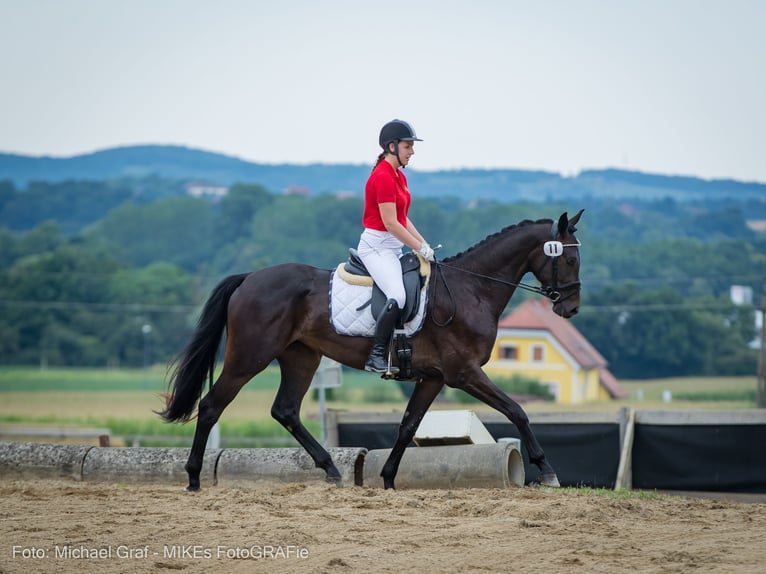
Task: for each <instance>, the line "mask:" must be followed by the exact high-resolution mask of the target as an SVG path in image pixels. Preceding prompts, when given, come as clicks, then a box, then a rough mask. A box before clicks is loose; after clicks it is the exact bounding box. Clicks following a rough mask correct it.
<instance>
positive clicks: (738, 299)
mask: <svg viewBox="0 0 766 574" xmlns="http://www.w3.org/2000/svg"><path fill="white" fill-rule="evenodd" d="M729 297H730V298H731V302H732V303H734V304H735V305H752V304H753V288H752V287H748V286H746V285H731V286H730V287H729Z"/></svg>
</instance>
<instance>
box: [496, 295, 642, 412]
mask: <svg viewBox="0 0 766 574" xmlns="http://www.w3.org/2000/svg"><path fill="white" fill-rule="evenodd" d="M484 371H485V372H486V373H487V374H488V375H489V376H490V377H492V376H496V377H502V376H506V377H510V376H511V375H513V374H514V373H518V374H521V375H525V376H527V377H529V378H531V379H536V380H538V381H540V382H541V383H542V384H544V385H546V386H548V388H549V389H550V391H551V394H552V395H553V396H554V397H555V398H556V402H557V403H562V404H579V403H584V402H586V401H598V400H610V399H620V398H624V397H626V396H628V392H627V391H626V390H625V389H624V388H623V387H622V386H621V385H620V383H619V382H618V381H617V379H616V378H615V377H614V375H613V374H612V373H611V372H610V371H609V369H607V362H606V359H604V357H602V356H601V354H600V353H599V352H598V351H597V350H596V349H595V348H594V347H593V345H591V344H590V343H589V342H588V340H587V339H586V338H585V337H584V336H583V335H582V334H581V333H580V332H579V331H578V330H577V329H576V328H575V326H574V325H573V324H572V323H571V322H569V321H567V320H566V319H563V318H562V317H559V316H558V315H556V314H555V313H554V312H553V311H552V310H551V305H550V303H549V302H548V300H547V299H545V300H543V299H533V300H528V301H525V302H524V303H522V304H521V305H519V307H517V308H516V309H515V310H514V311H513V312H512V313H510V314H509V315H508V316H506V317H504V318H503V319H501V320H500V322H499V323H498V332H497V340H496V342H495V347H494V349H493V350H492V356H491V357H490V360H489V362H488V363H487V364H486V365H484Z"/></svg>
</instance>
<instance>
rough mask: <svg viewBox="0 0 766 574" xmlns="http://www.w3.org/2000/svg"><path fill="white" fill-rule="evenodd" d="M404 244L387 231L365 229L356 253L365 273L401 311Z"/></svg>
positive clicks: (402, 305) (403, 296)
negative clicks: (401, 258)
mask: <svg viewBox="0 0 766 574" xmlns="http://www.w3.org/2000/svg"><path fill="white" fill-rule="evenodd" d="M402 247H404V244H403V243H402V242H401V241H399V240H398V239H397V238H396V237H394V236H393V235H391V234H390V233H389V232H387V231H378V230H376V229H365V230H364V231H363V232H362V236H361V237H360V238H359V245H358V247H357V249H356V250H357V251H358V252H359V257H361V259H362V261H363V262H364V264H365V266H366V267H367V271H369V272H370V275H371V276H372V279H373V281H375V283H377V285H378V287H380V290H381V291H383V293H385V295H386V298H387V299H394V300H396V303H397V304H398V305H399V308H400V309H401V308H402V307H404V302H405V297H406V295H405V293H404V282H403V281H402V265H401V263H400V262H399V258H400V257H401V256H402Z"/></svg>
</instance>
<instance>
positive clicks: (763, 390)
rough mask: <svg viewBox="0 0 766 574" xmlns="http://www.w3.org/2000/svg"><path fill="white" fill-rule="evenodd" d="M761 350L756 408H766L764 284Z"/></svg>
mask: <svg viewBox="0 0 766 574" xmlns="http://www.w3.org/2000/svg"><path fill="white" fill-rule="evenodd" d="M760 311H761V350H760V352H759V353H758V389H757V391H756V397H755V401H756V406H757V407H758V408H760V409H764V408H766V284H764V286H763V293H761V308H760Z"/></svg>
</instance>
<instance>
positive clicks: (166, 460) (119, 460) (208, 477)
mask: <svg viewBox="0 0 766 574" xmlns="http://www.w3.org/2000/svg"><path fill="white" fill-rule="evenodd" d="M220 454H221V449H208V450H206V451H205V458H204V460H203V464H202V472H201V473H200V480H201V481H202V484H203V485H205V484H206V485H212V484H214V483H215V465H216V462H217V460H218V457H219V456H220ZM188 458H189V449H188V448H178V447H176V448H156V447H151V448H150V447H146V448H142V447H138V448H130V447H125V448H93V449H92V450H91V451H90V452H89V453H88V456H86V457H85V462H84V463H83V466H82V479H83V480H86V481H94V482H95V481H108V482H127V483H137V482H144V483H146V482H161V483H166V484H172V483H173V482H178V483H183V484H186V483H187V482H188V480H189V477H188V475H187V474H186V471H185V470H184V465H185V464H186V461H187V459H188Z"/></svg>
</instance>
